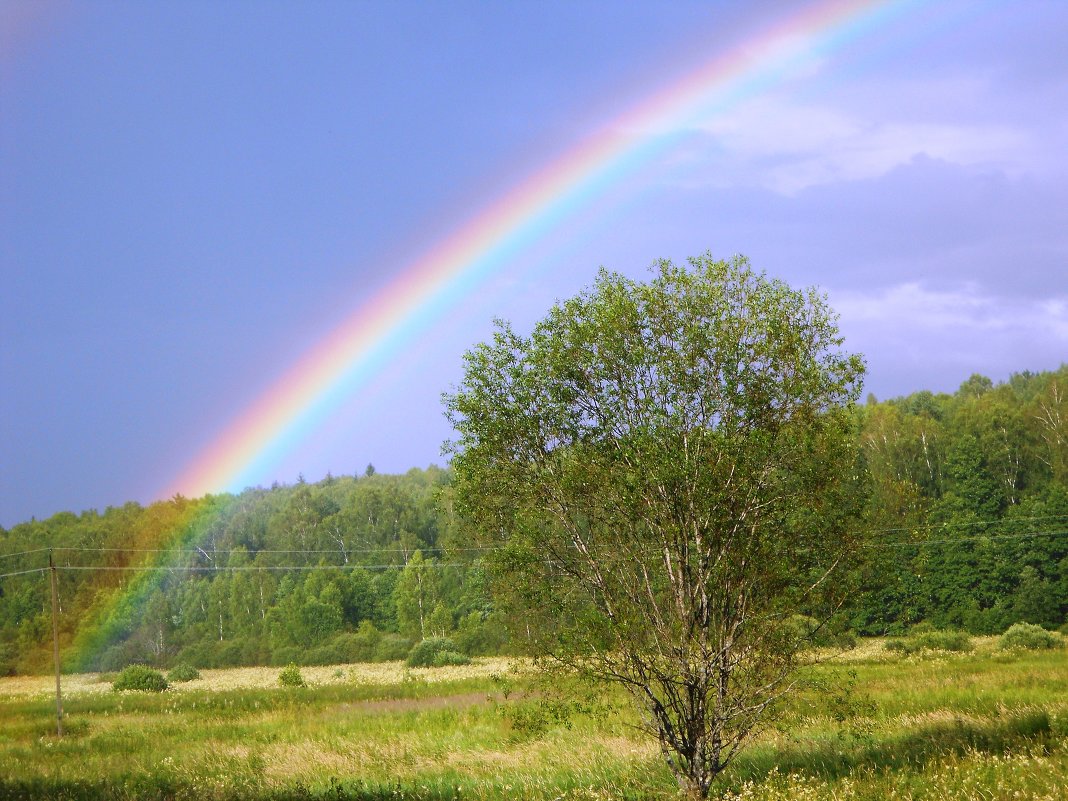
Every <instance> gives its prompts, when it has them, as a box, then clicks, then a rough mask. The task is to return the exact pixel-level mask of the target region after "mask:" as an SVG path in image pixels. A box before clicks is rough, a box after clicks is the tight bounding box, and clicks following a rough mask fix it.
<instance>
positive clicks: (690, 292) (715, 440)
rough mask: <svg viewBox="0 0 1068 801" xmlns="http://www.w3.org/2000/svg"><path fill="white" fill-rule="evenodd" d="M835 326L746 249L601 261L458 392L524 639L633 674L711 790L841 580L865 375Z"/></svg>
mask: <svg viewBox="0 0 1068 801" xmlns="http://www.w3.org/2000/svg"><path fill="white" fill-rule="evenodd" d="M835 319H836V318H835V315H834V314H833V312H832V310H831V309H830V308H829V307H828V305H827V302H826V300H825V297H824V296H823V295H822V294H820V293H818V292H816V291H814V290H808V291H797V290H794V289H792V288H790V287H789V286H787V285H786V284H784V283H782V282H780V281H777V280H770V279H768V278H766V277H765V276H764V275H763V274H760V273H758V272H755V271H754V270H753V269H752V268H751V267H750V265H749V263H748V262H747V261H746V260H745V259H744V258H741V257H736V258H734V259H732V260H730V261H715V260H713V259H712V258H711V257H710V256H707V255H706V256H703V257H701V258H696V259H691V260H690V262H689V267H688V268H686V267H678V266H675V265H673V264H671V263H670V262H667V261H664V262H660V263H659V264H658V265H656V267H655V271H654V275H653V277H652V279H651V280H650V281H649V282H647V283H639V282H634V281H632V280H629V279H627V278H625V277H623V276H621V275H617V274H613V273H610V272H607V271H604V270H602V271H601V273H600V274H599V275H598V277H597V280H596V283H595V284H594V286H593V287H592V288H591V289H590V290H588V291H586V292H584V293H582V294H580V295H578V296H577V297H574V298H572V299H570V300H567V301H566V302H562V303H559V304H557V305H556V306H554V307H553V308H552V309H551V310H550V312H549V314H548V316H547V317H546V318H545V319H544V320H542V321H541V322H540V323H538V324H537V325H536V326H535V327H534V330H533V332H532V333H531V335H530V336H522V335H521V334H519V333H517V332H516V331H515V330H514V329H513V328H512V327H510V326H509V325H508V324H507V323H503V322H499V323H498V325H497V330H496V333H495V335H494V337H493V340H492V341H491V342H489V343H484V344H481V345H478V346H476V347H475V348H474V349H472V350H471V351H469V352H468V353H467V354H466V357H465V372H464V376H463V380H462V382H461V384H460V385H459V387H458V388H456V389H455V390H454V391H453V392H452V393H451V394H447V395H446V397H445V404H446V408H447V414H448V416H449V418H450V420H451V422H452V423H453V425H454V426H455V429H456V432H457V435H458V436H457V438H456V440H455V441H454V442H452V443H450V445H449V449H450V450H451V452H452V454H453V469H454V476H455V491H456V498H457V502H458V509H459V511H460V512H461V514H463V515H465V516H466V518H467V520H468V521H469V522H470V523H471V524H473V527H475V528H476V529H477V530H479V531H481V532H482V533H483V535H484V536H486V537H487V538H488V539H489V540H490V541H492V542H493V543H495V544H496V545H498V546H500V550H498V551H497V558H496V559H495V567H496V570H497V576H498V579H499V582H498V584H499V586H500V587H502V588H506V591H507V593H506V598H505V600H506V601H508V602H509V603H512V604H514V605H515V606H516V609H515V610H514V611H516V612H518V613H519V614H514V615H513V618H512V619H513V620H517V621H521V626H520V627H518V631H517V634H519V635H521V636H524V637H529V644H530V647H532V648H533V649H534V650H535V652H536V653H537V654H539V655H540V656H543V657H546V658H547V659H546V660H545V662H546V663H548V664H552V665H555V666H562V667H565V668H566V669H571V670H577V671H579V672H580V673H581V674H583V675H585V676H587V677H591V678H593V679H596V680H604V681H608V682H615V683H618V684H620V685H622V686H623V687H625V688H626V689H627V690H628V691H629V692H630V694H631V695H632V696H633V698H634V700H635V701H636V702H637V706H638V709H639V710H640V712H641V714H642V718H641V719H642V720H643V721H644V725H645V727H646V728H647V730H648V731H649V732H650V733H651V734H653V735H654V736H655V737H656V738H657V739H658V741H659V743H660V745H661V747H662V751H663V754H664V757H665V759H666V761H667V763H668V765H669V766H670V768H671V769H672V770H673V771H674V773H675V774H676V776H677V777H678V780H679V782H680V785H681V786H682V787H684V788H685V789H686V790H688V791H689V792H691V793H693V794H694V795H696V796H700V797H704V796H706V795H707V794H708V791H709V789H710V786H711V784H712V781H713V780H714V779H715V777H716V776H717V775H718V774H719V773H720V772H721V771H722V770H723V769H724V768H725V767H726V766H727V764H728V763H729V762H730V761H731V759H732V758H733V757H734V756H735V754H737V753H738V749H739V748H740V746H741V745H742V744H743V743H744V742H745V741H746V740H747V739H748V738H749V737H751V736H752V734H753V733H754V732H755V731H757V730H758V729H759V728H760V727H761V726H762V725H764V724H766V723H767V722H768V720H769V719H770V717H771V716H772V715H773V714H774V712H775V709H776V707H777V702H778V701H779V700H780V699H781V698H782V697H783V696H784V695H785V694H787V693H789V691H790V690H791V688H793V687H795V686H796V682H797V659H796V656H797V653H798V651H799V649H800V648H801V647H802V646H803V645H804V643H803V642H802V640H801V639H799V637H800V636H802V635H800V634H798V633H797V627H796V626H795V627H790V626H787V625H784V623H785V621H786V618H788V617H789V616H790V615H791V614H793V613H794V612H795V611H797V610H798V609H799V608H801V606H802V605H803V606H804V607H805V608H807V609H810V610H811V609H814V608H818V609H828V608H831V607H828V606H826V605H822V604H821V596H824V595H825V594H826V592H825V591H827V590H829V589H831V588H835V587H840V586H841V584H840V582H837V581H831V580H829V578H830V577H832V574H833V573H834V572H835V570H836V568H837V567H841V566H842V560H843V558H844V556H845V555H846V554H847V553H848V552H849V551H850V549H851V545H852V543H851V541H850V537H851V536H852V535H850V534H848V533H847V532H848V531H849V530H850V528H849V527H848V526H847V525H846V521H845V516H844V511H845V510H846V509H847V508H848V507H849V506H850V504H849V503H848V499H849V498H850V496H851V494H852V493H853V488H852V487H850V486H849V484H850V480H849V479H850V477H851V476H852V471H851V467H852V465H853V460H854V458H855V452H856V449H855V441H854V440H855V438H854V436H853V431H852V429H853V422H852V417H851V415H850V412H849V408H850V406H851V404H853V403H854V402H855V400H856V398H857V397H858V394H859V391H860V380H861V377H862V374H863V370H864V367H863V362H862V360H861V358H860V357H858V356H856V355H851V354H849V353H847V352H845V351H844V350H843V349H842V338H841V336H840V335H839V332H838V329H837V327H836V323H835ZM823 600H824V601H825V599H823ZM832 605H833V602H832ZM523 612H526V613H527V614H523Z"/></svg>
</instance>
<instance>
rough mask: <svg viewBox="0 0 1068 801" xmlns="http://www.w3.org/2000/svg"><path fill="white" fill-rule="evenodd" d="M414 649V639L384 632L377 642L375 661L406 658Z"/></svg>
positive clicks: (391, 660)
mask: <svg viewBox="0 0 1068 801" xmlns="http://www.w3.org/2000/svg"><path fill="white" fill-rule="evenodd" d="M411 649H412V641H411V640H409V639H408V638H407V637H402V636H400V635H399V634H383V635H382V639H380V640H379V641H378V642H377V643H376V644H375V662H393V661H396V660H398V659H404V658H405V657H406V656H407V655H408V652H409V651H410V650H411Z"/></svg>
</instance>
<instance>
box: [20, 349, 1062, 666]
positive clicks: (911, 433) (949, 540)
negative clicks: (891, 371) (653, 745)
mask: <svg viewBox="0 0 1068 801" xmlns="http://www.w3.org/2000/svg"><path fill="white" fill-rule="evenodd" d="M1066 392H1068V365H1063V366H1061V367H1060V368H1059V369H1058V370H1055V371H1051V372H1042V373H1030V372H1022V373H1018V374H1015V375H1013V376H1012V377H1011V378H1009V380H1008V381H1006V382H1004V383H999V384H994V383H993V382H992V381H991V380H990V379H988V378H985V377H983V376H979V375H975V376H972V377H971V378H969V379H968V380H967V381H965V382H964V383H963V384H962V385H961V386H960V388H959V389H958V390H957V391H956V392H955V393H953V394H934V393H931V392H926V391H924V392H917V393H914V394H912V395H909V396H907V397H903V398H896V399H892V400H883V401H879V400H877V399H876V398H874V397H872V396H869V397H868V399H867V401H866V402H865V403H863V404H861V405H859V406H858V407H857V408H856V410H855V412H856V418H857V419H856V432H857V433H856V436H857V440H856V442H857V460H856V464H857V470H858V472H859V474H860V475H861V476H862V478H863V479H864V480H863V482H862V484H863V486H864V487H865V495H864V500H863V512H862V513H861V514H860V515H859V516H858V519H857V521H856V525H857V526H858V527H861V528H862V529H863V531H865V532H867V533H868V535H869V536H868V537H867V538H866V542H867V546H866V547H867V548H868V550H869V551H870V558H867V559H865V560H863V567H862V568H859V569H860V570H861V574H860V575H856V576H853V577H852V578H853V579H854V580H855V581H857V582H859V586H860V588H861V591H860V592H858V593H855V594H854V595H853V596H852V598H851V600H850V601H849V603H848V605H847V606H845V607H843V608H841V609H839V610H838V611H837V613H836V614H835V616H834V618H833V628H834V630H835V633H836V634H841V635H843V636H846V637H848V636H851V635H887V634H891V635H893V634H903V633H905V632H907V631H908V630H909V629H910V628H911V627H913V626H915V625H917V624H920V623H927V624H930V625H932V626H935V627H937V628H952V629H961V630H964V631H968V632H970V633H974V634H996V633H1000V632H1002V631H1004V630H1005V629H1006V628H1008V627H1009V626H1010V625H1012V624H1013V623H1016V622H1020V621H1024V622H1029V623H1034V624H1038V625H1042V626H1045V627H1047V628H1057V627H1059V626H1063V625H1064V623H1065V618H1066V614H1068V400H1066ZM475 543H476V540H475V538H474V537H473V536H471V532H467V531H465V530H464V527H463V525H462V524H461V523H460V522H459V519H458V517H457V516H456V515H455V514H454V512H453V507H452V500H451V488H450V473H449V470H448V469H445V468H439V467H435V466H430V467H428V468H426V469H412V470H410V471H409V472H408V473H406V474H404V475H383V474H379V473H376V472H375V470H374V468H373V467H372V466H371V465H368V466H367V468H366V469H365V470H362V471H360V472H359V473H358V474H355V475H346V476H327V477H326V478H325V479H323V480H322V481H319V482H316V483H310V482H306V481H304V480H303V479H301V480H299V481H298V482H297V483H296V484H293V485H285V486H279V485H276V486H273V487H270V488H259V487H257V488H248V489H246V490H244V491H243V492H241V493H239V494H236V495H231V494H220V495H209V496H206V497H202V498H196V499H191V498H184V497H181V496H176V497H174V498H171V499H169V500H166V501H160V502H156V503H152V504H150V505H148V506H142V505H140V504H137V503H127V504H125V505H124V506H121V507H108V508H107V509H105V510H103V511H98V510H87V511H83V512H81V513H80V514H74V513H71V512H63V513H59V514H56V515H53V516H52V517H50V518H48V519H47V520H31V521H29V522H25V523H20V524H18V525H15V526H13V527H12V528H11V529H9V530H5V529H0V575H2V577H0V675H10V674H16V673H42V672H47V671H48V670H49V669H50V668H51V659H52V622H51V597H50V588H49V576H48V573H47V572H46V571H45V570H42V569H41V568H44V567H46V566H47V565H48V559H49V556H50V555H51V557H52V558H53V559H54V562H55V565H56V568H57V569H56V576H57V579H58V588H59V604H60V614H59V642H60V652H61V660H62V664H63V668H64V670H66V671H90V670H93V671H98V670H104V671H112V670H117V669H121V668H122V667H123V666H125V665H128V664H133V663H146V664H151V665H155V666H159V667H170V666H173V665H175V664H179V663H186V664H190V665H193V666H196V667H226V666H235V665H285V664H289V663H297V664H303V665H314V664H334V663H350V662H370V661H387V660H396V659H401V658H404V657H405V656H406V655H407V654H408V653H409V650H410V649H411V648H412V646H413V645H414V644H416V643H418V642H419V641H420V640H422V639H424V638H427V637H431V636H447V637H449V638H450V639H451V640H452V641H453V642H454V643H455V645H456V647H457V648H458V649H459V650H461V651H462V652H463V653H466V654H468V655H490V654H509V653H522V652H523V644H522V637H521V636H517V632H519V633H521V630H522V626H521V621H509V620H507V619H506V618H505V615H504V613H503V612H502V611H500V610H498V609H496V608H495V606H494V603H493V599H492V595H491V592H490V588H489V580H488V577H487V574H486V571H485V569H484V565H483V560H484V556H485V554H484V553H483V552H482V551H481V550H480V546H478V545H476V544H475ZM819 611H825V610H805V609H799V610H798V612H799V613H808V612H819Z"/></svg>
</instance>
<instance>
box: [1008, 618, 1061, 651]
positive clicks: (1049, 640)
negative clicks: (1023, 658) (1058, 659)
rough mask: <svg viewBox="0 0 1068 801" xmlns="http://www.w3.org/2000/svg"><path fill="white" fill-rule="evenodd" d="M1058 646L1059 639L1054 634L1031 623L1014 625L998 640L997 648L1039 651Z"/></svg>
mask: <svg viewBox="0 0 1068 801" xmlns="http://www.w3.org/2000/svg"><path fill="white" fill-rule="evenodd" d="M1060 644H1061V643H1060V639H1059V638H1058V637H1057V635H1056V634H1053V633H1052V632H1049V631H1046V630H1045V629H1044V628H1042V627H1041V626H1036V625H1034V624H1033V623H1014V624H1012V625H1011V626H1009V628H1008V630H1007V631H1006V632H1005V633H1004V634H1002V635H1001V639H1000V640H998V648H1000V649H1002V650H1007V649H1009V648H1020V649H1023V650H1027V651H1041V650H1044V649H1047V648H1057V647H1059V646H1060Z"/></svg>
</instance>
